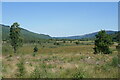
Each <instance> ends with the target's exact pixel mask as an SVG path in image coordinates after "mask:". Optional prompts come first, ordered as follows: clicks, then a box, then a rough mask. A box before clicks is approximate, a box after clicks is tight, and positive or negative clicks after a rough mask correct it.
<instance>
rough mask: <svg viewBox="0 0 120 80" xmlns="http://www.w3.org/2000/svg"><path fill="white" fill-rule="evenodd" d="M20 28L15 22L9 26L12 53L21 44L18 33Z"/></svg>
mask: <svg viewBox="0 0 120 80" xmlns="http://www.w3.org/2000/svg"><path fill="white" fill-rule="evenodd" d="M20 30H21V29H20V28H19V24H18V23H17V22H15V23H13V25H11V27H10V43H11V46H12V47H13V50H14V53H16V51H17V49H18V48H19V47H20V46H22V42H23V40H22V38H21V35H20Z"/></svg>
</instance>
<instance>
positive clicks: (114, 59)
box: [111, 57, 119, 67]
mask: <svg viewBox="0 0 120 80" xmlns="http://www.w3.org/2000/svg"><path fill="white" fill-rule="evenodd" d="M118 61H119V59H118V57H113V58H112V63H111V65H112V66H114V67H118Z"/></svg>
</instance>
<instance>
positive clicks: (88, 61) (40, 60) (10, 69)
mask: <svg viewBox="0 0 120 80" xmlns="http://www.w3.org/2000/svg"><path fill="white" fill-rule="evenodd" d="M93 47H94V45H78V46H59V47H55V48H49V47H45V48H42V47H40V46H38V48H39V51H38V53H37V55H36V56H35V57H33V56H32V54H33V48H34V46H33V45H26V46H23V47H22V48H20V49H19V51H18V52H19V54H17V55H14V56H12V57H8V56H9V55H3V67H4V72H3V77H7V78H13V77H16V76H15V74H16V72H17V66H16V64H17V63H18V62H19V60H20V59H21V58H23V59H24V60H25V69H26V74H27V77H30V76H29V75H30V74H31V73H32V72H33V71H34V69H35V67H36V66H39V68H40V69H41V70H47V72H46V73H42V74H45V75H46V76H48V77H52V78H70V77H72V75H73V74H74V73H75V72H76V71H79V69H82V71H83V72H84V73H85V77H86V78H116V77H118V76H117V67H112V66H110V65H107V64H109V63H111V61H112V58H113V57H115V56H117V51H116V49H115V46H112V47H111V49H113V54H109V55H105V54H96V55H95V54H93ZM22 53H23V54H22ZM3 54H4V53H3ZM18 57H19V58H18ZM10 73H12V74H10ZM41 77H43V76H41Z"/></svg>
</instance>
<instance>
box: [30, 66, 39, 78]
mask: <svg viewBox="0 0 120 80" xmlns="http://www.w3.org/2000/svg"><path fill="white" fill-rule="evenodd" d="M30 77H31V78H41V72H40V70H39V68H38V67H36V68H35V69H34V71H33V72H32V73H31V75H30Z"/></svg>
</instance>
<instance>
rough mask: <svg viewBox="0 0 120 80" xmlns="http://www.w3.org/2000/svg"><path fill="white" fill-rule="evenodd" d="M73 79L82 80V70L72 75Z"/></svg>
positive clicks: (83, 76)
mask: <svg viewBox="0 0 120 80" xmlns="http://www.w3.org/2000/svg"><path fill="white" fill-rule="evenodd" d="M73 78H76V79H82V78H85V74H84V73H83V71H82V70H79V71H77V72H76V73H75V74H73Z"/></svg>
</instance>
